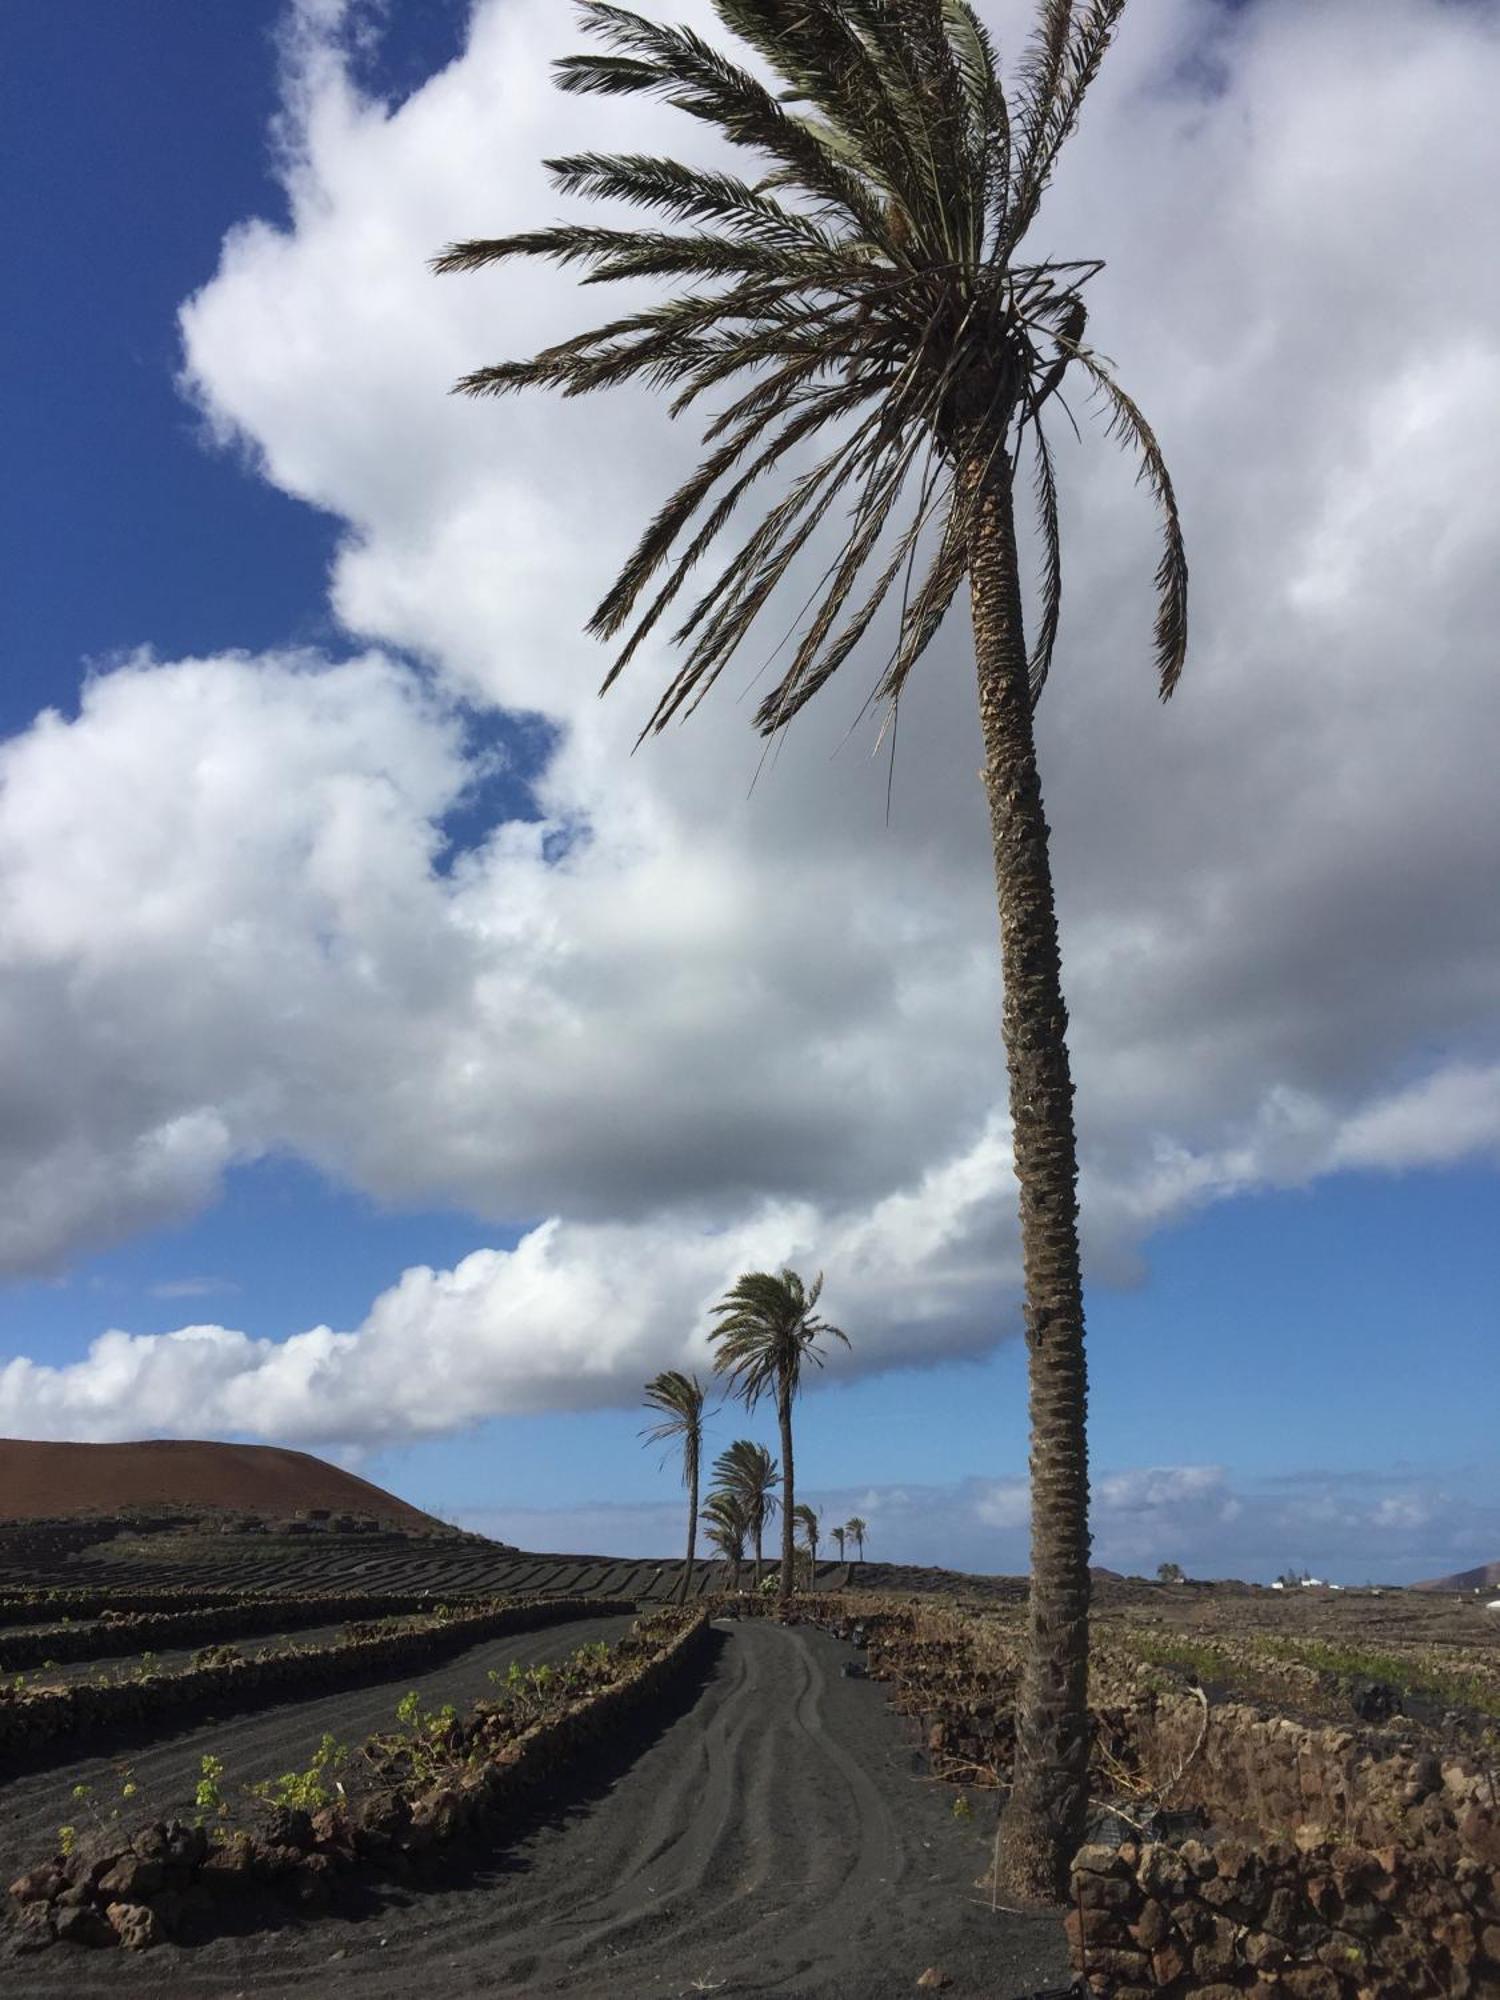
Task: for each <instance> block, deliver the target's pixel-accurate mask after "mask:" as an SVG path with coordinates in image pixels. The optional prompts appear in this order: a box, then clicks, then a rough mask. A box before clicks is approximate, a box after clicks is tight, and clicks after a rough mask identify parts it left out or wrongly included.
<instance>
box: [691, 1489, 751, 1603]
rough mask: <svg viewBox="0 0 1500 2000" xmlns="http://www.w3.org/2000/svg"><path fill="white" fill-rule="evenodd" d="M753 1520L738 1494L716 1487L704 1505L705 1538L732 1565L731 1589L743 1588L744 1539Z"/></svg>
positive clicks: (730, 1569)
mask: <svg viewBox="0 0 1500 2000" xmlns="http://www.w3.org/2000/svg"><path fill="white" fill-rule="evenodd" d="M749 1532H750V1520H749V1516H748V1514H747V1513H746V1511H745V1503H744V1501H743V1500H742V1499H741V1498H740V1496H739V1494H738V1493H726V1492H723V1491H722V1490H720V1489H717V1488H716V1489H715V1491H714V1492H712V1493H710V1494H709V1496H708V1499H707V1500H706V1501H705V1502H704V1506H703V1535H704V1539H705V1540H706V1541H707V1542H709V1543H710V1544H711V1545H712V1546H713V1547H714V1548H716V1549H717V1550H718V1552H719V1554H720V1556H721V1557H722V1558H723V1560H724V1561H725V1562H726V1563H727V1564H728V1565H729V1588H730V1590H738V1589H739V1587H740V1570H741V1568H742V1567H743V1565H744V1561H745V1540H746V1537H747V1536H748V1535H749Z"/></svg>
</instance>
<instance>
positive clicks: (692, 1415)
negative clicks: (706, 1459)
mask: <svg viewBox="0 0 1500 2000" xmlns="http://www.w3.org/2000/svg"><path fill="white" fill-rule="evenodd" d="M706 1394H707V1392H706V1391H705V1389H704V1388H703V1385H702V1384H701V1383H700V1382H699V1380H698V1378H697V1376H696V1375H684V1374H683V1373H682V1371H681V1369H679V1368H668V1369H665V1370H663V1372H662V1373H661V1374H660V1375H657V1376H655V1377H654V1378H653V1379H652V1380H651V1381H649V1382H648V1383H647V1384H646V1390H645V1395H646V1402H647V1405H648V1406H649V1407H650V1408H651V1409H652V1410H654V1411H659V1412H660V1416H659V1418H658V1420H657V1422H655V1423H654V1424H648V1425H647V1427H646V1428H645V1430H643V1431H642V1432H641V1436H642V1437H643V1438H644V1439H645V1440H646V1442H647V1443H648V1444H664V1445H669V1446H670V1445H674V1444H678V1443H680V1444H681V1446H682V1483H683V1485H684V1486H687V1485H689V1484H690V1483H691V1481H692V1479H693V1477H694V1475H695V1474H696V1472H697V1468H698V1464H699V1460H700V1458H701V1456H702V1451H703V1405H704V1401H705V1399H706Z"/></svg>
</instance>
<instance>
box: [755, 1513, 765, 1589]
mask: <svg viewBox="0 0 1500 2000" xmlns="http://www.w3.org/2000/svg"><path fill="white" fill-rule="evenodd" d="M765 1531H766V1524H765V1522H764V1521H763V1520H761V1519H759V1518H757V1520H756V1523H755V1588H756V1589H757V1590H759V1589H760V1568H761V1564H762V1562H763V1561H764V1560H765V1558H764V1556H763V1554H762V1552H761V1541H762V1537H763V1536H764V1534H765Z"/></svg>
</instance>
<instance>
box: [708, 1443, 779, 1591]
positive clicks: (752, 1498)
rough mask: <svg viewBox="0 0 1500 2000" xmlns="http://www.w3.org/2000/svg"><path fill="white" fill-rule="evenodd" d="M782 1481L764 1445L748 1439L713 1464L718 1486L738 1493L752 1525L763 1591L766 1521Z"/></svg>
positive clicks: (756, 1583) (756, 1574)
mask: <svg viewBox="0 0 1500 2000" xmlns="http://www.w3.org/2000/svg"><path fill="white" fill-rule="evenodd" d="M780 1477H781V1468H780V1467H779V1466H778V1465H777V1463H776V1461H775V1459H774V1458H772V1456H771V1454H770V1452H768V1451H767V1450H766V1448H765V1446H764V1445H763V1444H753V1443H752V1442H751V1441H750V1439H749V1438H736V1439H735V1441H734V1443H733V1444H732V1445H730V1446H729V1448H728V1449H727V1450H726V1451H721V1452H720V1453H719V1455H718V1457H717V1458H716V1459H715V1460H714V1480H715V1483H716V1484H717V1485H718V1486H720V1487H722V1488H724V1489H725V1490H726V1491H728V1492H730V1493H737V1494H738V1495H739V1497H740V1498H741V1499H742V1500H743V1501H744V1503H745V1516H746V1519H747V1520H748V1521H749V1523H750V1541H751V1546H752V1547H753V1549H754V1551H755V1588H756V1589H757V1590H759V1589H760V1572H761V1564H762V1562H763V1560H764V1555H763V1551H762V1542H763V1538H764V1535H765V1528H766V1523H767V1521H769V1520H770V1518H771V1516H772V1515H773V1514H774V1513H775V1512H776V1490H775V1489H776V1482H777V1480H778V1479H780Z"/></svg>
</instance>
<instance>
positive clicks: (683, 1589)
mask: <svg viewBox="0 0 1500 2000" xmlns="http://www.w3.org/2000/svg"><path fill="white" fill-rule="evenodd" d="M707 1393H708V1392H707V1391H706V1390H705V1389H704V1387H703V1384H702V1383H701V1382H700V1381H699V1380H698V1378H697V1376H696V1375H684V1374H683V1373H682V1371H681V1369H678V1368H668V1369H666V1370H665V1371H664V1372H663V1373H662V1374H660V1375H656V1376H653V1377H652V1379H651V1380H650V1381H649V1382H648V1383H647V1384H646V1405H647V1408H648V1409H652V1410H657V1411H660V1413H661V1415H660V1420H659V1421H658V1422H656V1423H654V1424H651V1425H650V1426H649V1427H648V1428H647V1429H646V1430H644V1431H642V1432H641V1436H642V1437H643V1438H644V1439H645V1440H646V1442H647V1443H648V1444H666V1445H672V1444H677V1443H679V1442H680V1443H681V1445H682V1483H683V1485H684V1486H685V1487H686V1488H687V1490H688V1544H687V1561H686V1562H685V1563H684V1564H683V1566H682V1581H681V1582H680V1583H679V1584H678V1586H677V1601H678V1603H679V1604H686V1603H687V1600H688V1594H689V1592H690V1591H691V1590H692V1587H693V1558H694V1555H695V1552H696V1550H697V1544H698V1473H699V1468H700V1467H701V1465H702V1462H703V1404H704V1399H705V1397H706V1395H707Z"/></svg>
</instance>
